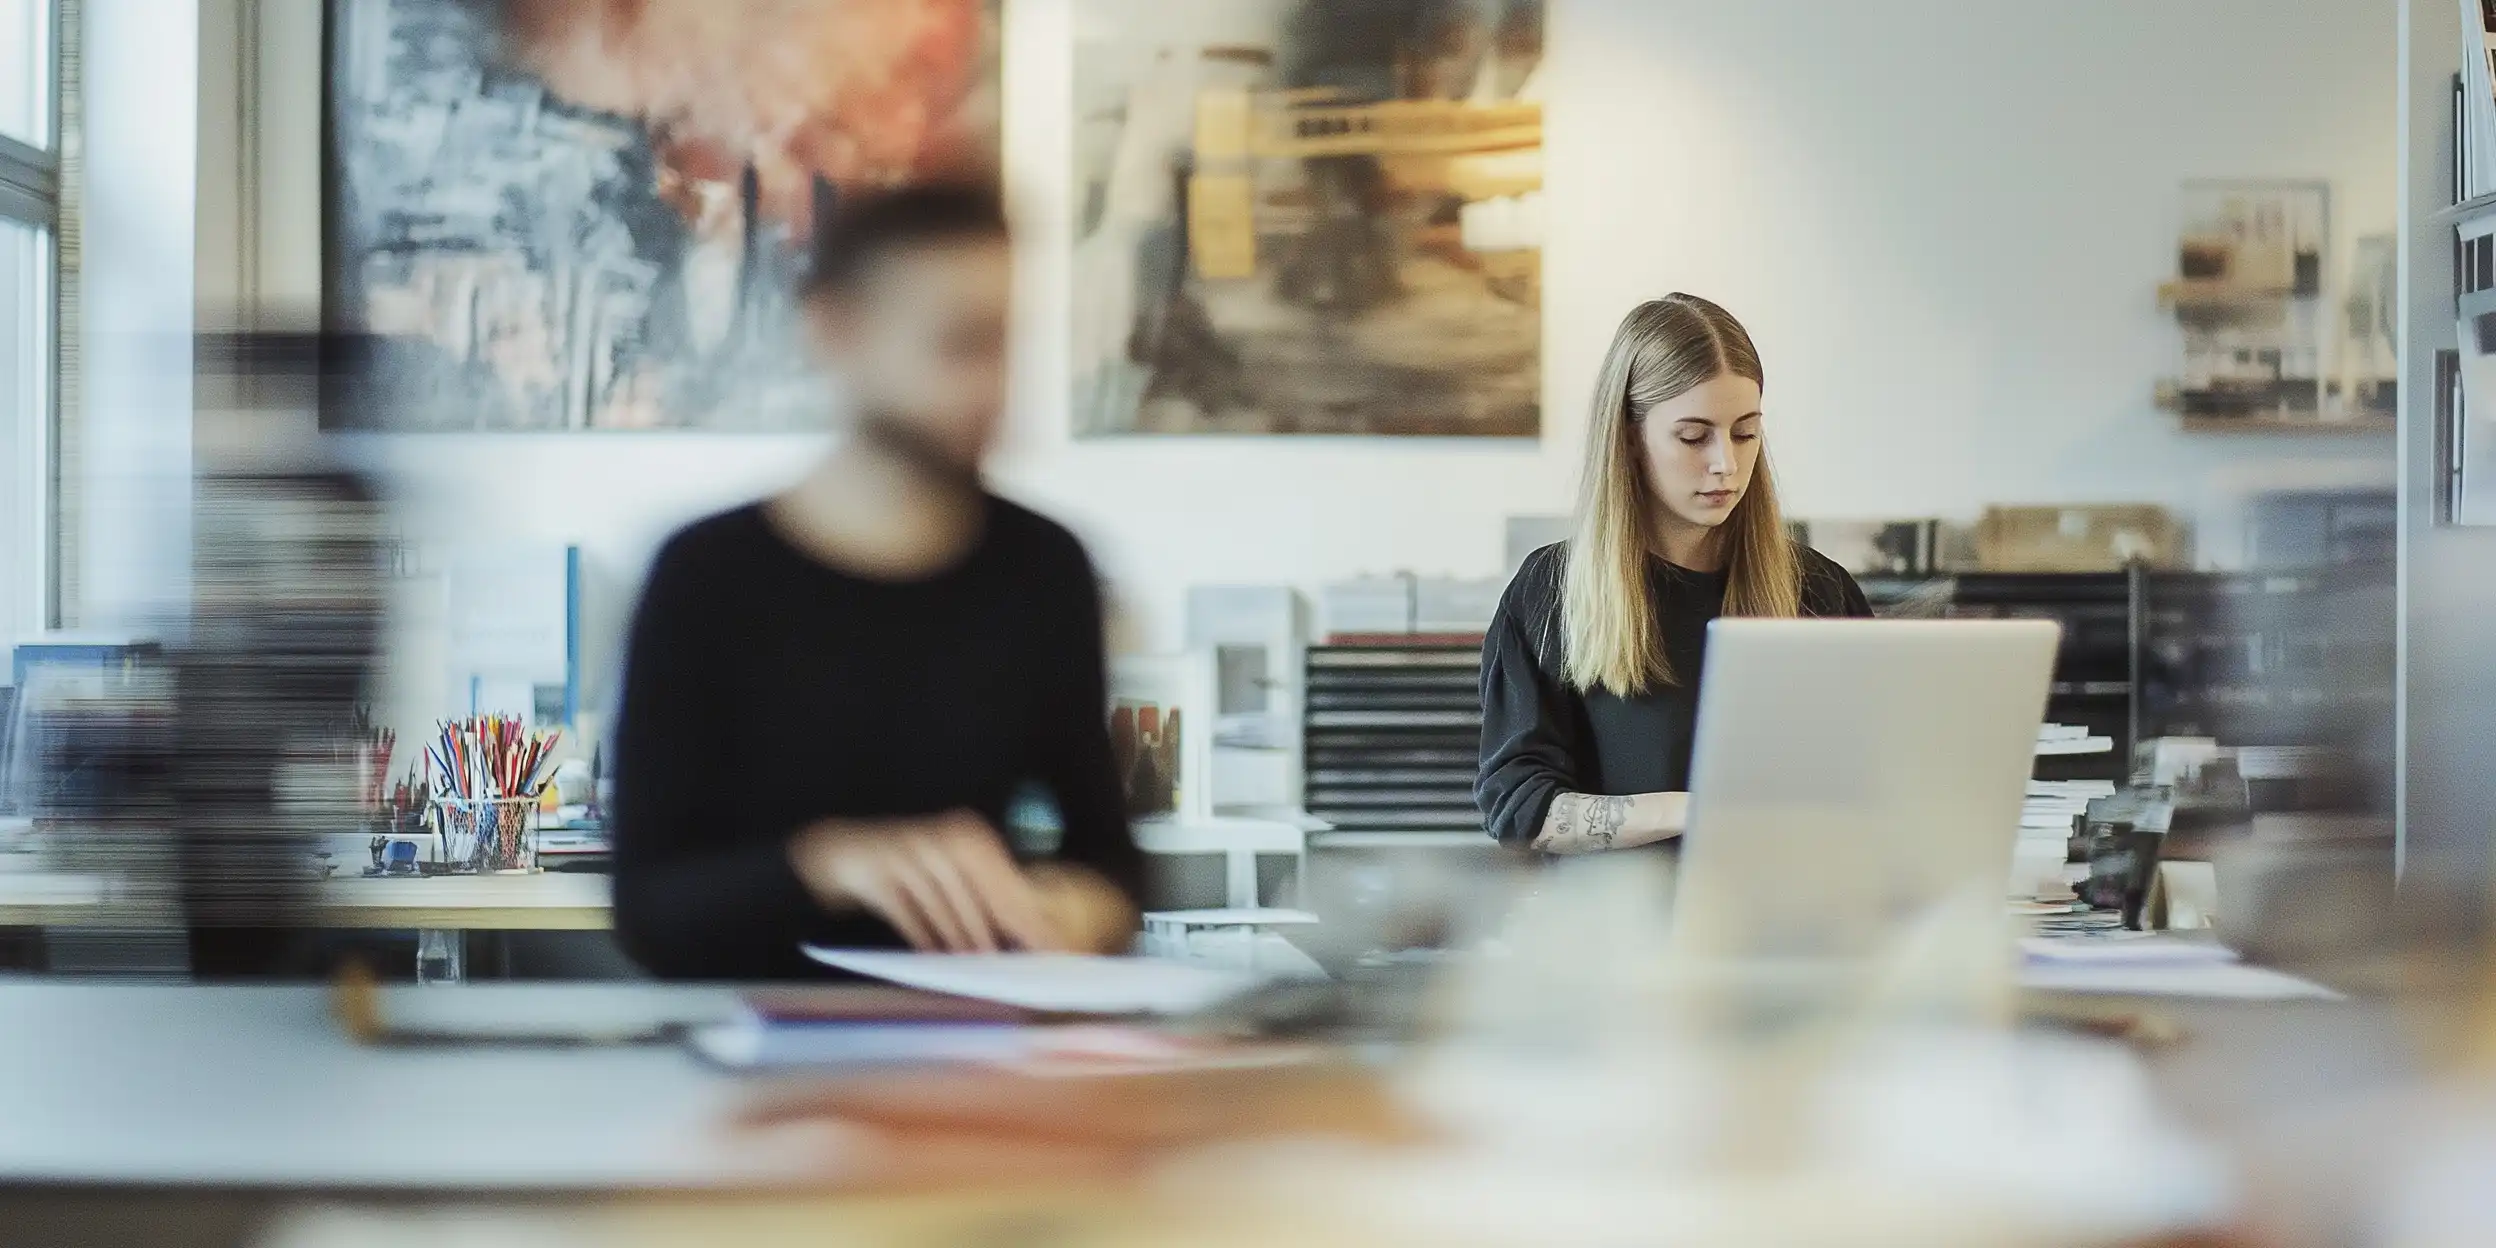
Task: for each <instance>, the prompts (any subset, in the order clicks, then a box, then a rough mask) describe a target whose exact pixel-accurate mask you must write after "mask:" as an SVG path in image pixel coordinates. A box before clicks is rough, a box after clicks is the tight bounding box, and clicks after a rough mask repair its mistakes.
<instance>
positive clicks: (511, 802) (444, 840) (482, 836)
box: [433, 797, 537, 874]
mask: <svg viewBox="0 0 2496 1248" xmlns="http://www.w3.org/2000/svg"><path fill="white" fill-rule="evenodd" d="M433 819H434V835H435V836H436V837H437V838H438V844H437V848H438V850H439V852H440V854H441V860H442V861H443V862H444V863H447V864H449V869H450V870H452V871H456V872H473V873H478V874H483V873H486V872H492V871H535V870H537V799H536V798H533V797H485V798H468V797H437V798H435V799H433Z"/></svg>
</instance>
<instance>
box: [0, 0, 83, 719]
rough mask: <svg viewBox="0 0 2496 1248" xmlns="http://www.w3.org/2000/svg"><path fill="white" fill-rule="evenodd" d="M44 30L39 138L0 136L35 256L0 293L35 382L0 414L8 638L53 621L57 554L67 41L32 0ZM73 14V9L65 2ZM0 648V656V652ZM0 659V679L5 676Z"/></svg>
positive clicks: (54, 15) (1, 608)
mask: <svg viewBox="0 0 2496 1248" xmlns="http://www.w3.org/2000/svg"><path fill="white" fill-rule="evenodd" d="M40 3H41V4H42V6H43V7H42V19H43V21H44V23H45V32H44V39H43V45H42V60H41V62H40V64H39V67H38V70H39V72H41V73H42V74H43V76H44V90H45V92H46V95H47V98H46V99H45V101H44V109H43V127H42V133H41V135H40V136H38V137H40V138H41V139H42V145H41V146H36V145H34V144H30V143H27V142H25V141H23V140H21V139H18V138H16V137H14V136H10V135H0V220H4V221H6V222H7V223H9V224H11V225H14V226H22V227H25V228H28V229H31V230H33V231H35V237H36V239H37V240H38V241H37V244H36V247H35V248H34V250H35V253H36V255H35V262H34V263H33V264H32V265H30V266H28V267H29V274H28V276H29V277H30V278H31V279H32V280H31V282H30V283H29V284H28V285H29V286H30V288H26V289H12V290H8V291H0V298H9V299H20V300H24V301H25V303H24V308H25V310H26V311H27V312H28V313H29V317H28V321H27V326H26V329H27V333H26V336H25V337H23V338H21V339H20V341H19V342H16V343H9V344H0V350H7V351H15V350H16V349H18V347H20V346H24V347H25V348H27V350H28V353H29V354H30V355H31V357H32V359H33V361H34V363H35V364H36V372H37V376H38V381H37V382H36V384H35V385H33V386H31V387H29V388H28V389H27V390H26V391H21V392H20V394H28V393H31V394H32V395H33V396H34V399H33V402H32V404H31V409H32V410H28V407H29V406H30V405H28V404H23V403H20V402H18V401H17V400H18V399H19V397H20V394H12V395H9V396H7V397H6V399H5V407H0V414H6V415H10V416H12V417H13V418H12V419H9V420H7V421H5V422H0V466H5V469H6V473H7V477H8V480H7V481H6V482H5V485H6V488H5V489H0V499H6V500H9V501H8V502H7V503H6V504H5V506H6V512H5V514H0V539H5V540H7V541H8V542H10V543H11V544H13V545H15V546H16V547H17V549H18V551H19V552H21V553H22V555H23V556H24V557H23V558H20V559H15V560H12V561H10V575H9V580H8V583H7V584H5V585H0V643H6V644H8V645H12V646H13V645H14V643H16V642H17V641H19V640H22V639H23V635H24V634H26V633H29V632H39V631H42V630H44V629H47V628H53V627H57V626H58V625H59V623H60V619H59V615H60V604H59V594H58V592H57V586H58V581H57V577H56V565H57V560H58V554H59V551H58V539H59V534H58V523H57V511H56V506H55V505H56V502H57V498H56V495H57V489H56V485H57V481H58V464H57V462H56V460H57V457H58V454H59V449H58V448H59V434H60V420H61V398H62V386H61V361H62V352H61V315H62V314H61V304H62V299H61V294H62V291H61V216H62V199H63V185H62V174H61V148H62V143H61V133H62V117H61V100H62V81H63V78H64V74H63V72H62V68H63V60H64V55H65V51H66V49H65V48H64V46H63V41H62V34H63V30H62V26H63V22H64V10H65V9H67V8H69V6H67V5H66V4H65V3H64V0H40ZM70 12H72V13H74V12H75V10H74V9H70ZM0 657H5V656H4V655H0ZM5 675H6V673H5V668H0V683H5Z"/></svg>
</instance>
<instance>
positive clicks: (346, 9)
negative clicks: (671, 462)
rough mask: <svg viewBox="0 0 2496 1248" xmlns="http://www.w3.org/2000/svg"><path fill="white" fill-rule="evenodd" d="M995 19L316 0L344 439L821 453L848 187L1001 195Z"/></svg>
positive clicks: (900, 0)
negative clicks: (759, 437)
mask: <svg viewBox="0 0 2496 1248" xmlns="http://www.w3.org/2000/svg"><path fill="white" fill-rule="evenodd" d="M997 5H998V0H822V2H820V3H816V2H808V3H795V2H792V0H756V2H753V3H737V4H724V3H718V0H645V2H644V3H641V4H635V5H612V4H604V3H593V2H590V0H329V6H328V26H327V30H328V58H327V66H326V75H325V87H326V89H325V99H324V105H323V107H324V110H325V115H324V149H325V150H324V171H323V201H324V202H323V211H322V215H323V240H322V242H323V277H324V281H323V286H324V305H325V311H326V314H327V316H328V318H329V320H330V322H331V325H332V326H333V328H336V329H339V330H342V331H347V332H352V333H359V334H366V335H370V336H371V338H372V340H373V341H372V350H371V353H370V355H371V361H372V363H371V366H370V368H371V372H372V374H373V375H372V376H370V377H367V378H364V379H362V380H363V381H364V382H365V383H366V384H365V385H363V386H361V387H360V388H359V390H358V395H359V398H360V400H361V401H359V402H358V403H357V404H355V405H354V406H353V407H351V408H343V409H339V410H336V411H333V412H330V413H327V414H325V417H324V419H325V420H326V421H328V422H329V423H331V424H332V425H338V426H345V427H365V428H374V429H382V430H390V431H403V432H450V431H513V432H560V431H592V430H630V429H669V428H674V429H705V430H717V431H773V430H792V429H808V428H813V427H816V426H817V424H818V423H819V422H820V420H821V419H822V412H823V410H824V396H823V393H822V391H821V389H820V386H819V384H818V382H817V381H816V379H815V378H814V377H813V375H812V374H811V373H810V372H809V370H808V369H807V367H806V365H805V362H804V358H803V353H802V352H801V351H800V350H799V344H798V341H797V321H796V306H795V301H794V296H793V292H794V290H795V285H796V282H797V281H798V279H799V278H800V276H802V272H803V269H804V265H805V260H806V257H805V243H806V240H807V239H808V238H809V237H810V230H811V228H812V219H813V214H814V213H815V212H816V211H818V210H819V209H820V207H821V206H822V205H823V204H824V203H825V202H826V201H827V199H828V197H830V196H833V195H837V193H838V192H837V190H836V189H834V188H836V187H839V186H845V185H854V184H871V183H876V182H886V181H891V180H895V179H897V178H901V177H907V176H916V175H922V174H925V173H929V172H933V171H943V172H947V173H954V172H958V171H962V170H971V171H976V172H977V176H987V177H993V176H994V172H993V171H994V169H995V166H996V155H997V135H998V124H997V117H998V106H997V98H996V97H997V56H998V51H997V36H998V29H997Z"/></svg>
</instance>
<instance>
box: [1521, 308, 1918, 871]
mask: <svg viewBox="0 0 2496 1248" xmlns="http://www.w3.org/2000/svg"><path fill="white" fill-rule="evenodd" d="M1762 383H1763V375H1762V373H1761V370H1760V366H1759V351H1758V349H1757V348H1755V347H1754V346H1752V345H1751V336H1750V334H1749V333H1747V332H1746V331H1744V330H1743V328H1742V324H1741V322H1739V321H1736V320H1735V319H1733V315H1732V314H1731V313H1729V312H1727V311H1725V310H1724V309H1723V308H1720V307H1718V306H1716V305H1715V304H1713V303H1710V302H1708V301H1707V300H1705V299H1701V298H1698V297H1697V296H1695V295H1684V294H1672V295H1667V296H1665V297H1664V298H1662V299H1657V300H1653V301H1651V302H1648V303H1644V304H1641V305H1639V306H1638V307H1637V308H1636V309H1634V310H1633V311H1631V312H1630V314H1629V316H1628V318H1627V319H1626V320H1624V321H1622V322H1621V328H1620V332H1619V333H1618V334H1617V335H1615V336H1614V338H1613V340H1612V350H1611V353H1610V354H1609V355H1608V356H1606V357H1605V359H1604V362H1603V373H1602V375H1601V376H1600V377H1599V378H1598V379H1597V381H1596V383H1595V403H1594V413H1593V419H1592V421H1590V422H1589V425H1588V428H1587V438H1586V476H1585V483H1584V485H1583V486H1582V487H1581V497H1580V498H1579V499H1578V506H1577V523H1576V529H1575V533H1574V536H1572V537H1571V538H1570V540H1568V541H1567V542H1564V543H1561V544H1559V545H1556V546H1547V547H1544V548H1543V549H1541V550H1538V551H1536V552H1534V554H1533V555H1531V556H1530V557H1528V558H1527V559H1526V561H1525V566H1524V567H1523V568H1521V569H1519V570H1518V572H1517V577H1516V580H1515V581H1514V582H1513V583H1511V584H1510V585H1509V587H1508V592H1507V594H1506V595H1505V596H1504V597H1503V598H1502V599H1501V600H1500V604H1499V614H1498V616H1497V618H1495V619H1494V620H1493V621H1492V623H1491V630H1490V634H1489V636H1488V637H1486V638H1485V639H1484V641H1483V643H1482V765H1481V771H1480V773H1479V775H1478V777H1477V778H1476V781H1475V785H1474V796H1475V799H1476V800H1477V801H1478V802H1479V803H1480V804H1481V807H1482V815H1483V819H1484V821H1485V822H1486V823H1487V824H1488V826H1489V828H1490V831H1491V834H1492V835H1493V836H1495V837H1497V838H1499V839H1500V840H1501V841H1502V842H1505V843H1507V844H1510V845H1515V846H1520V847H1527V848H1531V849H1534V850H1537V851H1540V852H1542V853H1546V854H1593V853H1602V852H1604V851H1607V850H1616V849H1630V848H1634V847H1637V846H1642V845H1652V844H1656V843H1658V842H1662V841H1669V840H1671V839H1672V838H1674V837H1677V836H1679V835H1681V831H1682V824H1683V820H1684V812H1685V810H1686V809H1687V806H1688V799H1689V792H1688V790H1689V787H1690V745H1691V734H1692V730H1693V728H1694V727H1695V725H1696V723H1697V719H1698V710H1699V672H1700V665H1701V662H1702V660H1703V658H1704V655H1705V652H1706V646H1707V624H1708V621H1710V620H1713V619H1715V618H1716V617H1717V616H1719V615H1755V616H1758V615H1765V616H1798V615H1803V616H1865V615H1870V614H1871V613H1872V612H1871V608H1870V606H1869V605H1867V604H1866V603H1865V601H1864V597H1863V591H1862V589H1860V588H1859V587H1857V586H1856V584H1855V581H1854V578H1853V577H1851V576H1848V575H1847V574H1846V570H1845V569H1843V568H1841V567H1839V566H1837V565H1836V564H1835V563H1832V562H1830V561H1829V560H1828V559H1826V558H1823V557H1822V556H1821V555H1819V554H1818V553H1817V552H1814V551H1812V550H1811V549H1809V548H1808V547H1805V546H1802V545H1801V544H1799V543H1797V542H1795V541H1793V540H1792V539H1791V538H1789V537H1787V536H1786V533H1785V524H1784V520H1783V518H1782V517H1781V516H1780V515H1779V513H1778V510H1777V493H1776V486H1775V484H1774V482H1773V481H1772V480H1771V478H1770V476H1769V473H1768V456H1767V453H1766V449H1765V446H1766V444H1765V443H1764V442H1763V441H1762V437H1763V434H1762V430H1761V425H1762V423H1763V419H1764V418H1763V417H1762V416H1761V414H1760V393H1761V386H1762Z"/></svg>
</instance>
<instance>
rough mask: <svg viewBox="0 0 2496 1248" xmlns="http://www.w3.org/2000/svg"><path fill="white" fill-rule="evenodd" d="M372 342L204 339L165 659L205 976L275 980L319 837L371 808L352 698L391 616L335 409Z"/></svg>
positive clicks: (184, 857) (356, 823) (184, 841)
mask: <svg viewBox="0 0 2496 1248" xmlns="http://www.w3.org/2000/svg"><path fill="white" fill-rule="evenodd" d="M363 347H364V344H363V343H362V341H361V340H359V339H354V338H348V337H339V336H331V335H322V334H314V333H252V334H236V335H231V336H215V337H209V338H204V339H202V340H201V342H200V345H199V350H198V353H197V359H198V361H199V370H200V373H201V379H200V396H201V399H200V405H199V412H198V417H197V422H198V423H197V426H196V429H195V437H194V447H195V454H196V456H197V460H196V462H197V464H198V479H197V483H196V486H195V491H196V493H195V507H196V520H195V522H194V529H193V532H194V538H195V541H196V549H195V551H194V555H193V570H192V585H193V593H194V595H195V598H194V602H193V604H192V609H191V620H190V627H189V636H188V640H187V641H186V642H185V643H184V644H183V645H181V646H179V647H178V648H176V650H175V652H174V657H173V668H174V700H175V706H176V712H175V724H176V727H175V734H174V746H175V752H174V762H173V775H174V797H175V808H176V819H177V824H178V827H179V828H180V833H181V849H180V855H179V857H180V872H181V879H182V886H181V891H182V897H183V903H184V909H185V911H186V912H187V915H188V921H189V923H190V925H191V927H192V928H193V929H194V934H193V937H192V941H191V943H192V962H193V965H192V967H191V969H192V972H193V973H194V974H196V975H199V976H207V977H214V976H223V975H235V974H256V973H262V972H267V971H272V970H276V969H280V967H281V965H282V964H283V963H284V962H285V961H286V960H287V959H288V957H289V956H290V955H289V952H288V949H289V946H290V945H291V943H292V941H293V940H294V939H295V937H294V935H293V934H292V933H291V932H290V931H289V930H287V929H289V928H291V927H292V926H293V924H294V923H295V921H296V920H297V919H298V918H299V916H300V911H301V908H302V905H303V902H304V900H305V894H306V892H307V890H308V889H309V887H310V884H311V881H312V880H313V879H314V878H315V875H316V873H317V868H316V866H315V861H316V860H315V859H314V857H313V850H314V848H315V847H316V845H317V841H318V838H319V837H321V836H322V835H325V834H328V833H334V832H352V831H355V830H357V829H358V828H359V827H360V826H361V821H362V820H363V818H364V817H365V814H366V811H365V809H364V803H363V802H362V801H361V798H362V796H363V789H364V787H365V781H364V778H363V777H362V776H360V775H359V774H358V767H359V763H358V759H359V754H358V751H357V749H356V745H357V738H358V737H359V735H360V730H359V727H358V724H359V719H358V707H359V702H360V700H361V699H362V698H363V696H364V692H365V679H366V675H367V672H368V671H369V669H370V668H371V665H372V662H373V658H374V655H375V650H376V646H377V643H378V638H379V635H380V631H381V616H382V587H381V572H382V534H381V530H382V523H383V515H382V509H381V505H380V502H379V500H378V499H377V498H376V497H375V495H374V494H373V492H372V491H371V490H370V489H369V488H368V487H367V486H366V485H365V483H364V482H363V481H362V480H360V479H359V478H358V477H356V476H355V475H354V474H352V473H349V472H347V471H345V470H343V469H341V468H339V467H338V466H337V465H335V464H334V463H332V462H331V461H330V459H329V456H328V453H327V450H326V448H325V446H324V445H323V443H322V442H321V440H320V438H319V435H318V433H317V411H318V409H319V407H320V405H321V404H322V403H323V402H324V401H329V402H354V401H356V395H355V393H354V392H353V391H352V390H350V389H348V388H346V387H345V385H344V382H343V379H344V378H347V377H351V376H352V375H353V374H354V370H355V368H356V364H357V361H358V360H359V359H360V357H361V353H362V351H363Z"/></svg>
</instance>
